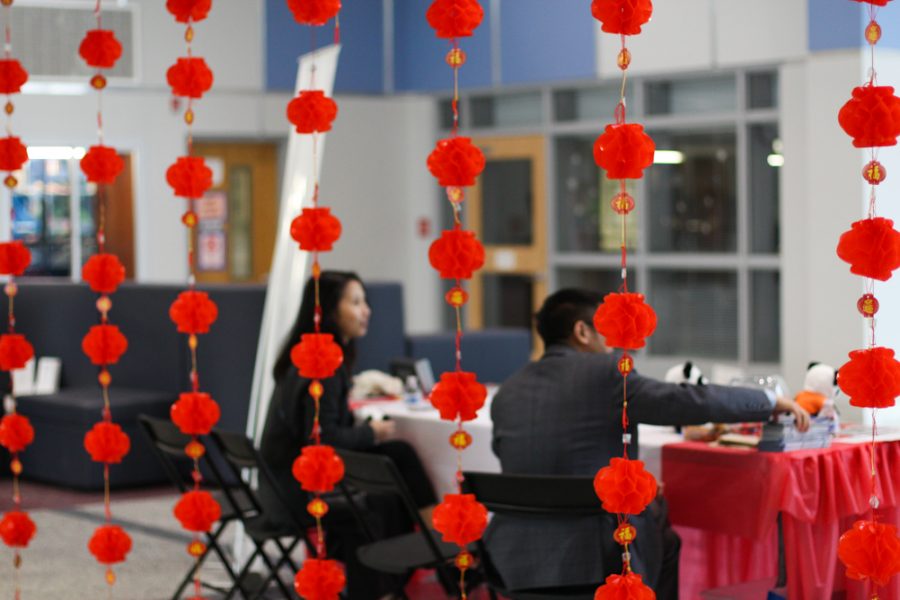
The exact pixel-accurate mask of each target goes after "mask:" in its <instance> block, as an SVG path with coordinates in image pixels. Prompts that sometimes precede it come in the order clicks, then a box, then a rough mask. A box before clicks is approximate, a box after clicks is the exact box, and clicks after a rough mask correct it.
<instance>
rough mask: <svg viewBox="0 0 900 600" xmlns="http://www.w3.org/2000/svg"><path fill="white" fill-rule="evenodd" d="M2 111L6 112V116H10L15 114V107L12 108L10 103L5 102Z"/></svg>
mask: <svg viewBox="0 0 900 600" xmlns="http://www.w3.org/2000/svg"><path fill="white" fill-rule="evenodd" d="M3 110H5V111H6V114H8V115H11V114H13V112H15V110H16V107H15V106H13V103H12V102H7V103H6V106H5V107H4V108H3Z"/></svg>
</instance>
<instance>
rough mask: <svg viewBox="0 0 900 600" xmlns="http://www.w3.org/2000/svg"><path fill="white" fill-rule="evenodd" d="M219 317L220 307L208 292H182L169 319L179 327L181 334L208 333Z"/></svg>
mask: <svg viewBox="0 0 900 600" xmlns="http://www.w3.org/2000/svg"><path fill="white" fill-rule="evenodd" d="M218 316H219V307H217V306H216V303H215V302H213V301H212V300H210V299H209V294H207V293H206V292H198V291H194V290H186V291H184V292H181V293H180V294H178V297H177V298H175V302H173V303H172V306H170V307H169V318H170V319H172V321H173V322H174V323H175V324H176V325H177V326H178V331H179V332H180V333H190V334H196V333H208V332H209V327H210V325H212V324H213V323H214V322H215V320H216V318H217V317H218Z"/></svg>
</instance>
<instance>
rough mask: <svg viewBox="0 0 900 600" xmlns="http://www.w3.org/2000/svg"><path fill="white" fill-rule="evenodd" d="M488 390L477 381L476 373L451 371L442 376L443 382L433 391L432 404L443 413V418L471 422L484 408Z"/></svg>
mask: <svg viewBox="0 0 900 600" xmlns="http://www.w3.org/2000/svg"><path fill="white" fill-rule="evenodd" d="M485 398H487V388H486V387H484V386H483V385H482V384H480V383H478V382H477V381H476V380H475V373H467V372H465V371H451V372H446V373H442V374H441V380H440V381H439V382H438V384H437V385H436V386H434V389H433V390H432V391H431V397H430V400H431V404H432V405H433V406H434V407H435V408H436V409H438V410H439V411H440V412H441V418H442V419H445V420H447V421H455V420H456V419H457V418H459V419H461V420H463V421H471V420H472V419H474V418H475V417H476V416H477V415H476V411H478V409H479V408H481V407H482V406H484V400H485Z"/></svg>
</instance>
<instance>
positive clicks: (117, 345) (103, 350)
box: [81, 325, 128, 366]
mask: <svg viewBox="0 0 900 600" xmlns="http://www.w3.org/2000/svg"><path fill="white" fill-rule="evenodd" d="M127 349H128V340H127V339H125V336H124V335H122V332H121V331H119V328H118V326H116V325H93V326H92V327H91V328H90V330H88V332H87V335H86V336H84V339H82V340H81V350H82V351H83V352H84V353H85V354H87V356H88V358H90V359H91V362H92V363H93V364H95V365H97V366H102V365H114V364H116V363H117V362H119V358H120V357H121V356H122V355H123V354H124V353H125V351H126V350H127Z"/></svg>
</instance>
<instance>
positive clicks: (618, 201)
mask: <svg viewBox="0 0 900 600" xmlns="http://www.w3.org/2000/svg"><path fill="white" fill-rule="evenodd" d="M611 206H612V209H613V210H614V211H615V213H616V214H617V215H627V214H628V213H630V212H631V211H633V210H634V198H632V197H631V194H626V193H625V192H620V193H618V194H616V195H615V197H614V198H613V199H612V203H611Z"/></svg>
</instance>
